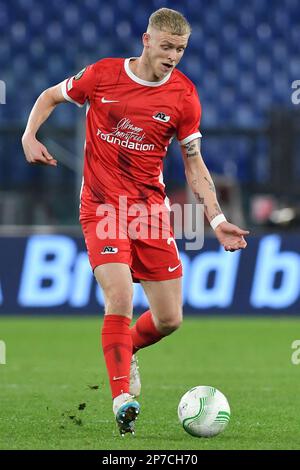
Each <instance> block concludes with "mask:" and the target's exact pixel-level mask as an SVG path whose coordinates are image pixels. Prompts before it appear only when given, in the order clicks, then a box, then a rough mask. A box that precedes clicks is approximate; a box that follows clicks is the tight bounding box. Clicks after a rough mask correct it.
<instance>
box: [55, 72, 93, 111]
mask: <svg viewBox="0 0 300 470" xmlns="http://www.w3.org/2000/svg"><path fill="white" fill-rule="evenodd" d="M95 83H96V70H95V64H92V65H88V66H87V67H85V68H84V69H82V70H80V72H78V74H77V75H75V76H73V77H70V78H67V79H66V80H64V81H63V82H62V85H61V86H62V94H63V96H64V98H65V99H66V100H67V101H70V102H71V103H75V104H76V105H77V106H80V107H81V106H83V105H84V103H85V102H86V100H90V99H91V96H92V94H93V90H94V86H95Z"/></svg>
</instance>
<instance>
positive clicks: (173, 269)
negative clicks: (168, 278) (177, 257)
mask: <svg viewBox="0 0 300 470" xmlns="http://www.w3.org/2000/svg"><path fill="white" fill-rule="evenodd" d="M179 266H181V263H179V264H177V266H175V268H171V267H170V266H169V268H168V271H169V273H172V272H173V271H175V269H177V268H179Z"/></svg>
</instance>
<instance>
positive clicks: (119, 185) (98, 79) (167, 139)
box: [62, 58, 201, 205]
mask: <svg viewBox="0 0 300 470" xmlns="http://www.w3.org/2000/svg"><path fill="white" fill-rule="evenodd" d="M130 60H132V59H115V58H109V59H102V60H99V61H98V62H96V63H95V64H92V65H89V66H88V67H86V68H85V69H83V70H82V71H81V72H79V73H78V74H77V75H76V76H75V77H71V78H68V79H67V80H65V81H64V82H63V84H62V92H63V95H64V97H65V99H66V100H68V101H71V102H74V103H75V104H77V105H78V106H83V105H84V104H85V103H87V112H86V143H85V159H84V179H83V181H84V183H83V190H82V198H81V201H82V203H87V204H88V203H89V202H95V203H98V204H99V203H107V204H109V203H111V204H116V203H117V200H118V196H121V195H122V196H127V198H128V203H129V204H132V203H138V202H140V203H143V202H144V203H145V202H146V201H147V202H148V203H149V202H151V203H159V204H161V203H162V202H163V200H164V198H165V192H164V183H163V178H162V168H163V158H164V157H165V155H166V152H167V150H168V146H169V144H170V143H171V141H172V139H173V138H174V137H175V136H176V137H177V139H178V141H179V143H180V144H182V145H183V144H186V143H188V142H190V141H191V140H193V139H195V138H197V137H201V134H200V132H199V125H200V117H201V106H200V102H199V98H198V94H197V91H196V87H195V85H194V84H193V83H192V82H191V81H190V80H189V79H188V78H187V77H186V76H185V75H184V74H183V73H181V72H180V71H179V70H176V69H175V70H173V71H172V72H171V73H169V74H168V75H167V76H166V77H165V78H164V79H163V80H161V81H159V82H148V81H145V80H141V79H140V78H138V77H137V76H136V75H134V74H133V72H132V71H131V70H130V68H129V61H130ZM84 205H85V204H84Z"/></svg>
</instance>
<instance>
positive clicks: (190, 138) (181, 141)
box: [179, 132, 202, 145]
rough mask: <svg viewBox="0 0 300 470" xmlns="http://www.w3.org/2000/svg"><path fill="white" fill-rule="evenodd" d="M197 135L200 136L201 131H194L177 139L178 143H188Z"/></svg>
mask: <svg viewBox="0 0 300 470" xmlns="http://www.w3.org/2000/svg"><path fill="white" fill-rule="evenodd" d="M197 137H202V134H201V132H195V133H194V134H191V135H189V136H188V137H186V138H185V139H183V140H179V143H180V145H185V144H188V143H189V142H191V141H192V140H194V139H197Z"/></svg>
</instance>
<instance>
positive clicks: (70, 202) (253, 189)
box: [0, 0, 300, 225]
mask: <svg viewBox="0 0 300 470" xmlns="http://www.w3.org/2000/svg"><path fill="white" fill-rule="evenodd" d="M162 6H167V7H170V8H174V9H178V10H179V11H181V12H182V13H183V14H185V15H186V17H187V18H188V19H189V21H190V22H191V24H192V28H193V33H192V36H191V39H190V43H189V47H188V49H187V51H186V53H185V56H184V58H183V60H182V62H181V64H180V66H179V68H180V69H181V70H182V71H183V72H184V73H186V74H187V75H188V76H189V77H190V78H191V79H192V80H193V81H194V82H195V83H196V85H197V87H198V91H199V95H200V99H201V102H202V107H203V117H202V123H201V130H202V133H203V137H204V138H203V144H202V149H203V156H204V157H205V161H206V163H207V165H208V167H209V169H210V171H211V172H212V173H213V174H214V177H215V180H216V183H217V187H218V189H219V191H220V194H221V196H222V195H223V196H224V197H222V200H223V201H224V202H225V204H226V201H227V202H228V211H229V212H230V208H232V214H231V215H232V217H233V221H234V220H236V218H237V217H236V216H237V215H238V211H237V210H236V207H235V206H232V205H231V204H229V202H230V194H231V193H232V191H233V193H232V194H237V192H236V191H239V190H240V188H241V189H242V194H243V195H244V197H243V199H242V201H241V211H242V219H243V218H244V219H245V222H247V223H248V224H249V223H250V224H251V223H262V224H264V223H268V224H270V214H271V212H272V211H273V210H274V208H275V209H276V210H277V211H278V210H279V211H280V210H281V209H284V208H286V207H289V208H291V209H292V210H293V211H294V212H293V214H294V217H293V216H292V217H291V218H290V219H289V222H290V221H291V220H294V219H295V220H297V217H298V220H299V206H298V207H297V201H299V192H300V190H299V185H298V181H299V177H300V165H299V161H298V162H297V160H299V159H297V155H298V154H299V150H300V142H299V131H300V117H299V112H300V111H299V109H300V105H299V107H298V109H297V106H295V105H294V104H293V103H292V101H291V94H292V89H291V84H292V82H293V81H294V80H297V79H300V55H299V44H300V9H299V0H272V2H270V1H268V0H250V1H249V0H239V1H237V0H213V1H209V2H207V1H204V0H197V1H195V0H186V1H185V2H182V1H179V0H178V1H177V0H173V1H163V0H159V1H158V0H152V1H150V0H148V1H146V0H142V1H139V2H135V1H133V0H74V1H70V0H50V1H49V2H47V3H44V2H40V1H38V0H12V1H10V2H8V1H6V0H0V80H3V81H4V82H5V84H6V93H7V96H6V104H5V105H0V222H1V223H2V224H3V223H6V224H36V223H38V224H51V223H55V224H63V225H69V224H73V223H76V221H77V203H76V201H77V197H78V185H79V180H80V168H81V160H82V140H81V134H82V131H81V132H78V130H79V129H80V128H81V127H82V122H83V119H84V112H83V111H81V112H80V111H79V110H78V109H77V108H76V107H75V106H73V105H71V104H66V105H63V106H60V107H58V109H57V110H56V111H55V112H54V114H53V115H52V116H51V118H50V120H49V121H48V123H47V124H45V125H44V126H43V128H42V130H41V133H40V138H41V139H42V140H43V142H45V143H46V145H48V146H49V150H50V151H53V153H54V154H55V156H56V157H57V158H58V160H59V162H60V164H59V166H58V168H57V169H56V170H53V169H52V168H50V169H49V168H46V169H45V168H42V167H34V168H33V167H30V166H29V165H27V164H26V162H25V158H24V156H23V152H22V148H21V140H20V139H21V135H22V132H23V130H24V126H25V124H26V121H27V118H28V115H29V112H30V109H31V107H32V106H33V103H34V101H35V100H36V98H37V97H38V95H39V94H40V93H41V92H42V91H43V90H44V89H45V88H48V87H49V86H52V85H54V84H56V83H58V82H60V81H62V80H63V79H64V78H66V77H67V76H70V75H72V74H74V73H76V72H78V71H79V70H80V69H81V68H83V66H85V65H86V64H88V63H92V62H95V61H97V60H99V59H100V58H101V57H107V56H110V57H129V56H136V55H139V54H140V53H141V50H142V46H141V40H140V37H141V35H142V33H143V32H144V30H145V29H146V26H147V25H146V21H147V18H148V16H149V15H150V14H151V13H152V11H153V10H155V9H157V8H160V7H162ZM297 134H298V136H297ZM73 156H74V157H73ZM165 182H166V184H167V188H169V192H171V193H173V191H175V192H176V191H177V189H178V188H184V187H185V177H184V171H183V165H182V161H181V155H180V150H179V148H178V145H176V144H173V145H172V147H171V150H170V153H169V155H168V157H167V159H166V162H165ZM232 188H233V189H232ZM283 194H285V198H284V199H282V195H283ZM257 195H265V197H262V202H263V204H262V206H260V203H259V201H260V199H259V198H257ZM253 196H255V198H253ZM62 200H63V202H64V203H63V204H62V203H61V201H62ZM253 201H254V202H253ZM266 201H269V202H270V201H271V203H270V205H269V206H268V207H269V210H268V209H265V210H266V216H265V217H264V216H262V212H263V210H264V208H266ZM272 201H273V202H272ZM254 203H255V204H256V205H255V208H256V210H253V207H252V206H251V205H252V204H254ZM298 204H299V202H298ZM257 214H258V215H257ZM290 214H291V213H290ZM297 214H298V215H297ZM240 216H241V214H239V217H240ZM240 218H241V217H240ZM274 220H275V219H274ZM278 220H281V219H280V215H279V219H277V221H278ZM282 220H283V221H284V223H285V222H286V220H285V219H284V216H283V219H282ZM273 222H274V221H273ZM274 223H275V222H274Z"/></svg>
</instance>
